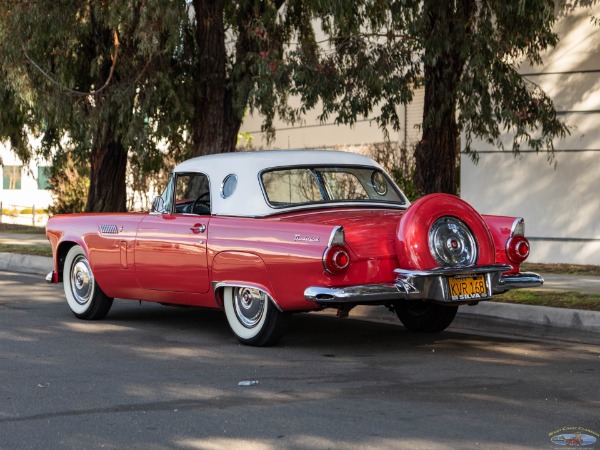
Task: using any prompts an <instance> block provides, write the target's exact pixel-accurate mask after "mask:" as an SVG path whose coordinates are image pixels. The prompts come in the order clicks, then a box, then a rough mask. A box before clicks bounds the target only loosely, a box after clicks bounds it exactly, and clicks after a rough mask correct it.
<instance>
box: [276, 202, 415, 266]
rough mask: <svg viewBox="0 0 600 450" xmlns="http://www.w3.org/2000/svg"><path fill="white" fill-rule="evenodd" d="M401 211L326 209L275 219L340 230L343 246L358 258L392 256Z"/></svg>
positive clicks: (402, 211)
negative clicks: (344, 239)
mask: <svg viewBox="0 0 600 450" xmlns="http://www.w3.org/2000/svg"><path fill="white" fill-rule="evenodd" d="M403 214H404V210H398V209H375V208H344V209H334V210H332V209H328V210H318V211H310V212H306V211H304V212H302V213H291V214H286V215H285V216H278V217H277V220H281V221H286V222H287V221H290V222H300V223H311V224H322V225H331V226H342V227H344V233H345V236H346V243H347V244H348V246H349V247H350V249H351V250H352V252H353V253H354V254H355V255H356V256H357V257H358V259H361V260H365V259H383V258H395V257H396V229H397V227H398V221H399V220H400V218H401V217H402V215H403Z"/></svg>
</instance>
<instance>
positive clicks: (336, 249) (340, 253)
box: [323, 245, 350, 275]
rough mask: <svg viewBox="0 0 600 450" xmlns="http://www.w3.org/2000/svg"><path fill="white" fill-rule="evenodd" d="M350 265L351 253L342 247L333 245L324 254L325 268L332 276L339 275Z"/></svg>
mask: <svg viewBox="0 0 600 450" xmlns="http://www.w3.org/2000/svg"><path fill="white" fill-rule="evenodd" d="M349 265H350V253H348V250H347V249H346V247H344V246H342V245H332V246H331V247H329V248H327V250H325V253H324V254H323V266H324V267H325V270H326V271H327V272H329V273H330V274H332V275H339V274H340V273H342V272H344V271H345V270H346V269H347V268H348V266H349Z"/></svg>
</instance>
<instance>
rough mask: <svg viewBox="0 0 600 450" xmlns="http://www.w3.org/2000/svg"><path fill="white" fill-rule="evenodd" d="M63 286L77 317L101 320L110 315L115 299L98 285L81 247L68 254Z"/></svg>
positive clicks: (76, 246) (75, 247)
mask: <svg viewBox="0 0 600 450" xmlns="http://www.w3.org/2000/svg"><path fill="white" fill-rule="evenodd" d="M63 286H64V289H65V297H66V298H67V303H68V305H69V308H71V311H72V312H73V314H74V315H75V317H77V318H79V319H87V320H99V319H103V318H104V317H105V316H106V315H107V314H108V311H109V310H110V307H111V306H112V303H113V299H112V298H110V297H108V296H107V295H106V294H105V293H104V292H102V289H100V286H98V284H97V283H96V279H95V278H94V274H93V272H92V268H91V266H90V263H89V261H88V259H87V256H86V254H85V252H84V251H83V249H82V248H81V246H79V245H75V246H73V247H72V248H71V249H70V250H69V253H67V257H66V259H65V265H64V268H63Z"/></svg>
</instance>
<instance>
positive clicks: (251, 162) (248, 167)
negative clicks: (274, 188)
mask: <svg viewBox="0 0 600 450" xmlns="http://www.w3.org/2000/svg"><path fill="white" fill-rule="evenodd" d="M315 164H350V165H362V166H376V167H379V164H377V163H376V162H375V161H373V160H372V159H371V158H369V157H367V156H363V155H359V154H357V153H350V152H340V151H333V150H331V151H330V150H262V151H250V152H233V153H218V154H215V155H207V156H198V157H196V158H192V159H188V160H187V161H184V162H182V163H181V164H179V165H177V166H176V167H175V169H174V170H173V172H204V173H206V174H207V175H210V174H211V173H213V171H220V169H221V168H223V166H225V167H224V168H226V169H229V170H231V171H234V172H235V171H238V172H241V171H248V172H251V173H253V174H255V175H256V174H258V173H259V172H260V171H262V170H264V169H268V168H273V167H282V166H299V165H309V166H310V165H315ZM231 171H230V172H228V173H232V172H231Z"/></svg>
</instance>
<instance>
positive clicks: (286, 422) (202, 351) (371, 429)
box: [0, 272, 600, 449]
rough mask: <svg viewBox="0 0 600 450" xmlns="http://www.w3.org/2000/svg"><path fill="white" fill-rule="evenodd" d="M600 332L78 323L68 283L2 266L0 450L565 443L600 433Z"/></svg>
mask: <svg viewBox="0 0 600 450" xmlns="http://www.w3.org/2000/svg"><path fill="white" fill-rule="evenodd" d="M599 341H600V336H599V335H598V334H597V333H596V334H591V335H583V334H582V335H575V334H572V333H569V332H568V331H567V332H564V331H562V332H561V331H558V330H548V329H543V328H538V329H536V328H527V329H515V328H510V329H506V328H505V327H503V326H502V325H498V324H496V325H494V324H487V323H485V322H481V323H478V324H474V323H467V322H464V321H462V322H461V321H459V322H457V324H456V326H453V327H452V328H451V329H449V330H448V331H446V332H444V333H442V334H439V335H436V336H426V335H414V334H410V333H408V332H406V331H405V330H404V328H402V327H401V326H400V325H399V324H397V323H386V322H369V321H361V320H353V319H344V320H340V319H336V318H334V317H331V316H329V315H322V314H321V315H320V314H301V315H297V316H295V317H294V319H293V321H292V325H291V328H290V330H289V332H288V334H287V335H286V336H285V337H284V339H283V340H282V341H281V344H280V345H279V346H277V347H274V348H250V347H244V346H241V345H239V344H238V343H237V341H236V340H235V338H233V336H232V335H231V333H230V332H229V330H228V328H227V323H226V321H225V318H224V316H223V315H222V314H221V313H218V312H213V311H202V310H195V309H180V308H169V307H163V306H160V305H153V304H147V303H144V304H142V305H140V304H138V303H137V302H131V301H117V302H115V305H114V306H113V309H112V310H111V312H110V314H109V316H108V317H107V319H105V320H104V321H101V322H85V321H79V320H77V319H75V318H74V317H73V316H72V315H71V313H70V311H69V310H68V308H67V306H66V302H65V301H64V299H63V295H62V286H50V285H47V284H45V283H44V282H42V281H41V280H40V277H39V276H30V275H22V274H12V273H8V272H0V449H22V448H23V449H25V448H27V449H29V448H31V449H42V448H43V449H55V448H68V449H85V448H90V449H96V448H105V449H121V448H139V449H167V448H177V449H220V448H228V449H238V448H243V449H246V448H248V449H280V448H292V449H296V448H297V449H328V448H336V449H337V448H343V449H369V448H373V449H385V448H390V449H397V448H401V449H449V448H450V449H451V448H456V449H471V448H481V449H525V448H532V449H533V448H535V449H540V448H559V446H557V445H555V444H553V443H552V442H551V441H550V434H552V433H553V432H555V431H556V430H560V429H562V428H564V427H582V428H584V429H587V430H592V431H594V432H595V433H600V342H599ZM255 380H256V381H258V384H255V385H252V386H239V385H238V383H239V382H240V381H255ZM587 448H590V447H587ZM591 448H594V446H591ZM595 448H600V439H599V443H597V444H596V446H595Z"/></svg>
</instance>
